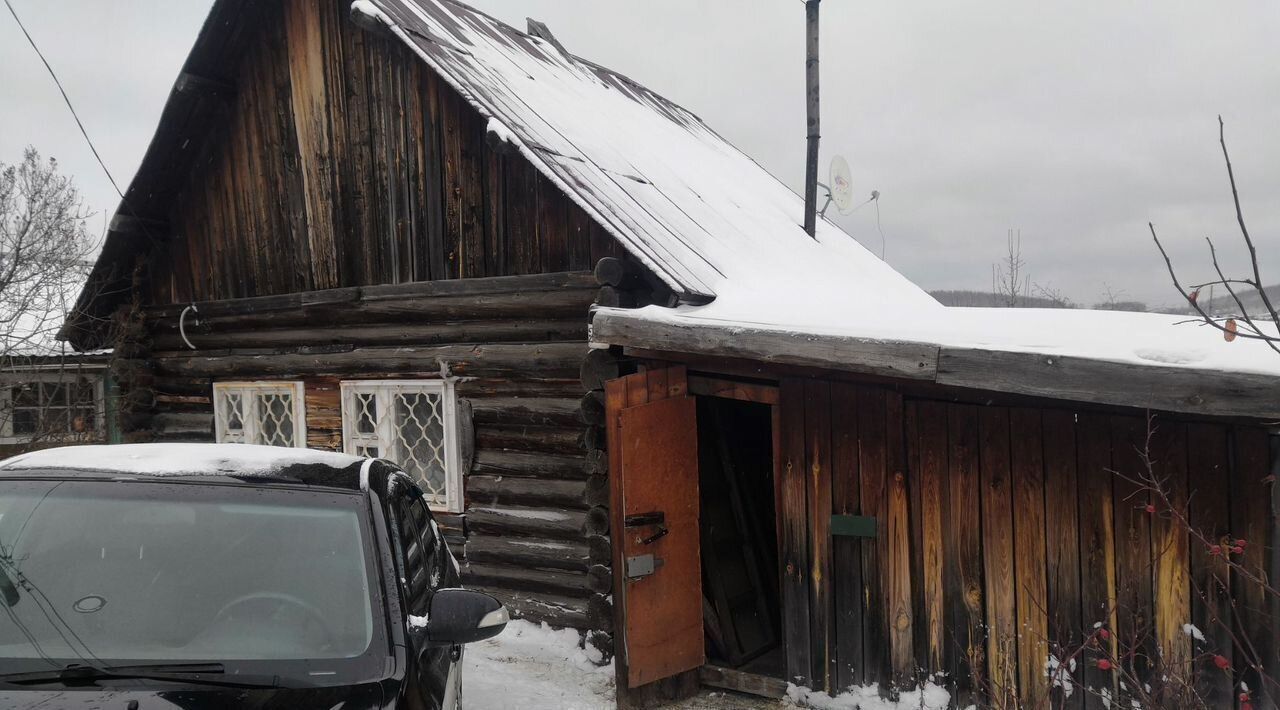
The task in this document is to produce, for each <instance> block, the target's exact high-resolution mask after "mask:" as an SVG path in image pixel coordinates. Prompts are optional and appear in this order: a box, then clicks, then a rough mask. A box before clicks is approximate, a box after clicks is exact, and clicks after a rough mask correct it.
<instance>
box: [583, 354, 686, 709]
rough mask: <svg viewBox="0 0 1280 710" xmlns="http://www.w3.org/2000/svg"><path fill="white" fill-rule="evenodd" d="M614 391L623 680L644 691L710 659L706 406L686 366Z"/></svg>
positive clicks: (610, 400)
mask: <svg viewBox="0 0 1280 710" xmlns="http://www.w3.org/2000/svg"><path fill="white" fill-rule="evenodd" d="M605 394H606V401H607V405H608V407H607V412H608V420H607V421H608V425H609V432H608V437H609V452H610V466H611V470H612V471H613V472H614V475H613V488H612V498H613V500H612V513H613V520H612V528H613V530H614V531H615V533H614V540H615V541H616V545H617V547H616V549H615V554H614V580H615V585H614V589H615V590H617V594H616V595H615V597H616V598H615V599H614V602H615V604H616V605H617V608H618V612H619V616H618V622H619V623H618V625H617V628H618V631H619V633H620V638H619V639H618V641H619V644H618V648H619V661H620V664H619V680H620V681H621V680H625V682H626V686H627V687H628V688H637V687H639V686H642V685H646V684H649V683H653V682H654V681H658V680H662V679H665V678H670V677H672V676H675V675H677V674H680V673H683V672H685V671H689V670H692V669H695V668H698V667H699V666H701V665H702V664H703V663H704V662H705V661H706V655H705V648H704V646H703V625H702V569H701V558H700V553H699V535H698V512H699V503H698V427H697V409H696V407H695V401H694V398H693V397H690V396H689V395H688V387H687V382H686V378H685V372H684V368H682V367H681V368H669V369H662V370H649V371H646V372H641V373H638V374H635V375H629V376H627V377H623V378H619V379H617V380H613V381H610V382H608V383H607V384H606V389H605ZM650 567H651V568H652V570H651V571H649V570H650Z"/></svg>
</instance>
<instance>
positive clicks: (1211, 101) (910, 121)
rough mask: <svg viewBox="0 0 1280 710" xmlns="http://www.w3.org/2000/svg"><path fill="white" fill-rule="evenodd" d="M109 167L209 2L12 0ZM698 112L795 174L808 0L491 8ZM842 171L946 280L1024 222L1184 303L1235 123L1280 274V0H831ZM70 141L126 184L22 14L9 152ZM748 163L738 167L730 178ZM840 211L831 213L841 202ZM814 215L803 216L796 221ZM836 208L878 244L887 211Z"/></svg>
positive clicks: (1064, 272) (1219, 228)
mask: <svg viewBox="0 0 1280 710" xmlns="http://www.w3.org/2000/svg"><path fill="white" fill-rule="evenodd" d="M11 1H12V3H13V5H14V7H15V8H16V9H17V10H18V12H19V13H20V14H21V16H22V17H23V20H24V21H25V22H26V23H27V26H28V29H29V30H30V31H31V32H32V34H33V35H34V37H35V38H36V41H37V42H38V43H40V44H41V47H42V49H44V51H45V52H46V54H47V56H48V58H49V61H50V62H51V63H52V65H53V67H54V69H55V70H57V71H58V73H59V75H60V76H61V77H62V79H63V82H64V84H65V85H66V88H67V90H68V92H69V93H70V94H71V97H72V100H73V101H74V102H75V103H76V105H77V108H78V109H79V110H80V112H81V115H82V118H83V119H84V121H85V124H86V126H87V128H88V130H89V132H90V135H91V136H92V137H93V138H94V139H95V142H96V143H97V144H98V146H99V149H100V151H101V152H102V154H103V158H104V159H105V160H106V162H107V165H108V167H109V168H110V169H111V170H112V172H113V173H114V174H115V176H116V179H117V181H119V182H120V183H121V186H122V187H123V186H124V185H125V184H127V182H128V181H129V179H130V178H131V177H132V176H133V172H134V170H135V169H136V168H137V165H138V162H139V160H140V159H141V157H142V154H143V151H144V150H145V149H146V146H147V143H148V141H149V140H150V137H151V134H152V131H153V129H154V127H155V122H156V120H157V117H158V116H159V113H160V109H161V107H162V105H163V103H164V100H165V97H166V95H167V93H168V91H169V88H170V86H171V85H172V83H173V79H174V77H175V76H176V74H177V71H178V68H179V66H180V65H181V63H182V60H183V59H184V58H185V56H186V53H187V50H188V49H189V48H190V46H191V42H192V40H193V39H194V37H195V34H196V32H197V30H198V29H199V26H200V23H201V21H202V20H203V18H204V15H205V13H206V11H207V10H208V6H209V4H210V2H209V0H182V1H181V2H176V1H174V0H114V1H113V2H102V1H101V0H11ZM474 4H475V5H477V6H479V7H480V8H482V9H484V10H487V11H488V12H490V13H492V14H494V15H496V16H497V17H499V18H500V19H502V20H505V21H507V22H509V23H511V24H514V25H516V26H517V27H519V28H523V27H524V18H525V17H526V16H532V17H534V18H536V19H540V20H542V21H544V22H546V23H547V24H548V25H549V26H550V27H551V29H552V30H553V31H554V32H555V33H556V35H557V37H558V38H559V39H560V41H561V42H562V43H563V44H564V45H565V46H566V47H567V48H568V49H569V50H570V51H571V52H573V53H575V54H578V55H580V56H583V57H587V58H590V59H592V60H595V61H597V62H599V63H601V64H604V65H606V66H609V67H612V68H614V69H616V70H618V71H621V72H623V73H625V74H627V75H629V76H631V77H632V78H633V79H636V80H637V81H640V82H641V83H644V84H646V85H647V86H649V87H650V88H652V89H654V90H656V91H658V92H659V93H662V94H664V95H666V96H667V97H669V98H671V99H672V100H674V101H676V102H678V103H680V104H682V105H683V106H685V107H687V108H689V109H690V110H692V111H694V112H695V113H697V114H698V115H699V116H701V117H702V118H703V119H704V120H705V121H706V122H707V123H708V124H709V125H711V126H712V127H713V128H715V129H716V130H717V131H719V132H720V133H721V134H723V135H724V136H725V137H727V138H728V139H729V140H730V141H732V142H733V143H734V144H736V145H737V146H738V147H740V148H741V149H742V150H744V151H745V152H747V153H748V154H750V155H751V156H753V157H754V158H755V159H756V160H757V161H758V162H759V163H760V164H762V165H763V166H764V167H765V168H766V169H768V170H769V171H771V172H773V173H774V174H776V175H778V176H779V177H781V178H782V179H783V180H785V181H786V182H787V183H788V184H790V185H792V186H793V187H795V188H796V189H799V187H800V180H801V176H802V173H803V160H804V103H803V90H804V85H803V84H804V56H803V52H804V43H803V32H804V7H803V4H802V2H800V0H476V2H474ZM822 69H823V73H822V81H823V85H822V90H823V91H822V101H823V115H822V121H823V140H822V154H823V157H822V165H823V168H822V170H821V171H820V172H821V173H822V174H824V175H825V173H826V164H827V161H828V158H829V157H830V156H831V155H833V154H836V153H839V154H841V155H844V156H845V157H846V158H847V159H848V162H849V163H850V165H851V166H852V171H853V186H854V193H855V197H856V198H857V199H856V202H860V201H861V200H862V199H865V197H866V196H867V195H868V194H869V193H870V192H871V190H873V189H874V190H879V191H880V193H881V199H880V204H879V207H880V214H879V219H880V227H881V229H882V231H883V233H884V238H885V251H886V253H885V257H886V259H887V260H888V261H889V263H890V264H892V265H893V266H895V267H896V268H897V269H899V270H900V271H902V272H903V273H904V274H906V275H907V276H908V277H910V278H912V279H913V280H915V281H916V282H917V283H919V284H920V285H922V286H924V287H926V288H929V289H937V288H976V289H989V288H990V286H991V264H992V263H993V262H995V261H997V260H999V259H1000V258H1001V257H1002V255H1003V253H1004V251H1005V234H1006V232H1007V231H1008V230H1009V229H1010V228H1014V229H1019V230H1021V233H1022V252H1023V258H1024V260H1025V261H1026V262H1027V268H1028V269H1029V272H1030V274H1031V276H1032V278H1033V280H1034V281H1035V282H1037V283H1039V284H1041V285H1043V286H1046V287H1049V288H1052V289H1057V290H1061V291H1062V292H1063V293H1065V294H1066V295H1068V296H1070V297H1071V298H1073V299H1075V300H1077V301H1080V302H1084V303H1092V302H1094V301H1097V300H1100V299H1101V297H1102V294H1103V293H1104V291H1105V290H1106V288H1107V287H1110V288H1111V289H1112V291H1114V292H1123V296H1124V297H1127V298H1135V299H1140V300H1145V301H1148V302H1151V303H1163V302H1169V301H1171V300H1172V294H1171V287H1170V286H1169V285H1168V283H1167V279H1166V277H1165V276H1164V275H1163V264H1162V263H1161V262H1160V261H1159V256H1158V254H1157V253H1156V252H1155V250H1154V247H1153V246H1152V244H1151V240H1150V236H1149V234H1148V232H1147V228H1146V223H1147V221H1148V220H1151V221H1154V222H1155V223H1156V226H1157V228H1158V229H1160V231H1161V234H1162V236H1163V237H1164V238H1166V239H1167V241H1168V242H1169V244H1170V245H1172V246H1173V247H1174V256H1175V259H1176V261H1178V262H1179V263H1181V264H1183V265H1185V267H1186V269H1187V270H1188V271H1189V272H1195V273H1192V274H1189V275H1191V276H1193V275H1196V274H1199V275H1203V276H1205V278H1208V276H1207V275H1205V271H1204V266H1205V259H1204V256H1203V254H1204V247H1203V238H1204V237H1205V236H1214V237H1215V238H1216V239H1218V240H1220V242H1221V243H1222V245H1223V247H1224V249H1223V250H1224V251H1225V252H1226V258H1227V259H1228V260H1229V261H1230V262H1231V264H1232V265H1233V267H1235V268H1236V269H1237V270H1239V269H1241V268H1243V267H1244V265H1245V262H1244V261H1243V250H1242V249H1240V248H1238V247H1237V244H1238V241H1239V238H1238V231H1237V230H1236V229H1235V224H1234V213H1233V212H1232V208H1231V200H1230V192H1229V189H1228V184H1227V181H1226V171H1225V168H1224V166H1223V162H1222V157H1221V153H1220V151H1219V147H1218V145H1217V118H1216V116H1217V115H1218V114H1219V113H1221V114H1222V115H1223V117H1224V118H1225V120H1226V122H1227V138H1228V144H1229V146H1230V147H1231V148H1232V150H1233V159H1234V160H1233V162H1234V164H1235V168H1236V176H1237V179H1238V181H1239V184H1240V188H1241V199H1242V201H1243V203H1244V209H1245V216H1246V218H1247V219H1248V220H1249V224H1250V228H1251V231H1252V232H1253V233H1254V235H1255V237H1256V238H1257V240H1258V242H1259V243H1260V247H1261V249H1262V251H1263V253H1264V254H1263V256H1264V266H1266V267H1269V268H1270V274H1271V277H1270V278H1269V279H1268V280H1269V281H1280V250H1278V249H1277V246H1278V245H1280V3H1277V2H1274V0H1239V1H1236V2H1231V3H1206V2H1203V0H1195V1H1187V0H1176V1H1173V0H1166V1H1165V2H1161V3H1158V4H1157V3H1147V2H1131V1H1126V0H1115V1H1111V2H1105V3H1103V2H1096V3H1054V4H1046V3H1026V2H1021V1H1018V0H999V1H998V2H997V1H994V0H988V1H987V2H982V3H956V2H942V1H937V2H910V3H903V2H890V1H888V0H879V1H876V2H872V1H870V0H827V2H824V3H823V4H822ZM28 144H30V145H33V146H35V147H36V148H38V149H39V150H40V151H42V152H43V153H45V154H47V155H53V156H56V157H57V158H58V159H59V161H60V162H61V164H62V166H63V168H64V169H65V170H66V171H67V172H69V173H71V174H73V175H75V177H76V179H77V181H78V183H79V184H80V186H81V189H82V191H83V193H84V196H85V198H86V201H87V203H88V206H89V207H91V208H92V209H93V210H95V211H96V212H98V213H99V218H98V219H97V220H96V221H95V230H98V229H100V228H101V224H102V216H101V215H108V216H109V215H110V214H111V213H112V212H113V211H114V209H115V206H116V203H117V199H116V197H115V194H114V191H113V190H112V189H111V187H110V185H109V183H108V182H107V181H106V178H105V177H104V176H103V175H102V173H101V170H100V169H99V168H98V167H97V165H96V163H94V161H93V158H92V155H91V154H90V153H89V151H88V149H87V147H86V146H85V144H84V142H83V139H82V138H81V137H80V135H79V133H78V132H77V130H76V127H75V124H74V122H73V121H72V119H71V117H70V115H69V114H68V112H67V110H66V108H65V107H64V106H63V105H62V102H61V98H60V97H59V95H58V93H57V89H56V88H55V87H54V86H53V84H52V82H51V81H50V79H49V77H48V76H47V74H46V73H45V72H44V69H43V67H41V66H40V64H39V60H38V59H37V58H36V57H35V55H34V53H33V52H32V51H31V49H30V47H29V46H27V44H26V42H25V40H23V38H22V36H21V34H20V33H19V32H18V29H17V27H16V26H15V25H14V22H13V20H12V18H11V17H10V16H9V15H8V14H7V12H0V162H6V163H12V162H16V161H17V160H18V159H19V158H20V157H21V151H22V148H23V146H25V145H28ZM726 179H732V178H731V176H726ZM834 212H835V210H834V209H832V210H831V212H829V214H834ZM799 219H800V217H799V215H797V221H799ZM837 221H838V222H839V223H840V224H841V225H842V226H844V227H845V229H846V230H848V231H849V232H850V233H851V234H853V235H854V236H855V237H857V238H858V239H859V240H860V241H862V242H863V244H865V245H867V246H868V247H870V248H871V249H872V250H874V251H877V252H878V251H879V250H880V245H881V236H880V231H878V230H877V226H876V210H875V205H874V204H871V205H867V206H865V207H862V208H861V209H860V210H859V211H858V212H856V213H854V214H853V215H850V216H845V217H837Z"/></svg>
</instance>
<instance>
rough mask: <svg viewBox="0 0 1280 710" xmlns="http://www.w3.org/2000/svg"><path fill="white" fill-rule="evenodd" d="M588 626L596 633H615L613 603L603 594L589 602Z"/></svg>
mask: <svg viewBox="0 0 1280 710" xmlns="http://www.w3.org/2000/svg"><path fill="white" fill-rule="evenodd" d="M587 626H588V628H591V629H594V630H596V631H608V632H612V631H613V602H611V601H609V597H607V596H605V595H603V594H594V595H592V597H591V598H590V599H588V600H587Z"/></svg>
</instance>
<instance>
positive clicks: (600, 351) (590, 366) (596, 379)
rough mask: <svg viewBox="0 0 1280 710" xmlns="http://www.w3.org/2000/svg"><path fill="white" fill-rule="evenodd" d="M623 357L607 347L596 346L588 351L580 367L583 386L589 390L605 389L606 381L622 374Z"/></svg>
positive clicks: (579, 371)
mask: <svg viewBox="0 0 1280 710" xmlns="http://www.w3.org/2000/svg"><path fill="white" fill-rule="evenodd" d="M623 362H624V360H623V358H620V357H618V355H616V354H615V353H614V352H613V351H612V350H609V349H607V348H595V349H592V350H591V351H589V352H588V353H587V356H586V357H585V358H583V360H582V366H581V367H579V368H578V375H579V378H580V379H581V380H582V387H583V389H586V390H587V391H588V392H589V391H591V390H602V389H604V383H605V382H607V381H608V380H613V379H617V378H618V377H620V376H621V375H622V365H623Z"/></svg>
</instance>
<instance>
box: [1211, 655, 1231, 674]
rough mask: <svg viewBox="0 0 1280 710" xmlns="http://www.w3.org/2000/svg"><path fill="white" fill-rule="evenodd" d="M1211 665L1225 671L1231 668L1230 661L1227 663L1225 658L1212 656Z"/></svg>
mask: <svg viewBox="0 0 1280 710" xmlns="http://www.w3.org/2000/svg"><path fill="white" fill-rule="evenodd" d="M1213 665H1215V666H1217V667H1219V668H1221V669H1222V670H1224V671H1225V670H1226V669H1228V668H1230V667H1231V661H1228V660H1227V657H1226V656H1214V657H1213Z"/></svg>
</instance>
